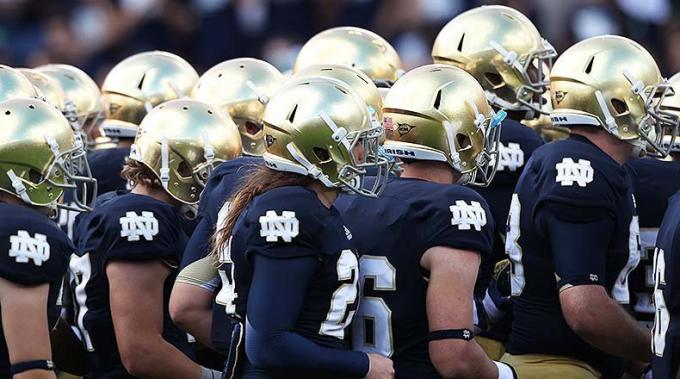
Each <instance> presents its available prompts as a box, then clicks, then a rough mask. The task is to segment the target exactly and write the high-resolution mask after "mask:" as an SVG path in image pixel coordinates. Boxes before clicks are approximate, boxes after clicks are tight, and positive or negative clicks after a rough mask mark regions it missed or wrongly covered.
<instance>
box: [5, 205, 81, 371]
mask: <svg viewBox="0 0 680 379" xmlns="http://www.w3.org/2000/svg"><path fill="white" fill-rule="evenodd" d="M0 220H2V222H0V277H2V278H3V279H5V280H9V281H10V282H14V283H19V284H26V285H39V284H45V283H49V287H50V289H49V295H48V301H47V316H48V317H47V319H48V322H49V325H48V327H49V328H50V330H51V329H52V327H54V326H55V325H56V322H57V319H58V318H59V306H58V305H57V304H58V302H59V301H58V299H57V297H58V295H59V292H60V290H61V283H62V278H63V276H64V273H65V272H66V268H67V266H68V259H69V257H70V256H71V254H72V253H73V252H74V251H75V247H74V246H73V244H72V243H71V241H70V240H69V239H68V237H67V236H66V235H65V234H64V233H63V232H62V231H61V230H59V228H58V227H57V226H56V225H55V224H54V222H52V221H51V220H50V219H48V218H47V217H46V216H44V215H42V214H40V213H38V212H37V211H35V210H33V209H30V208H28V207H25V206H20V205H12V204H6V203H0ZM9 365H10V364H9V356H8V352H7V345H6V343H5V335H4V333H3V329H2V321H1V320H0V378H9V377H10V375H9Z"/></svg>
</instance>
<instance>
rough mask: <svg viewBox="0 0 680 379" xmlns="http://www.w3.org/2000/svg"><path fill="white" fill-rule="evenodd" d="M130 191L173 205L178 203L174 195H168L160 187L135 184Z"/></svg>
mask: <svg viewBox="0 0 680 379" xmlns="http://www.w3.org/2000/svg"><path fill="white" fill-rule="evenodd" d="M130 192H132V193H134V194H137V195H144V196H149V197H152V198H154V199H156V200H159V201H163V202H166V203H168V204H170V205H172V206H175V207H177V206H179V205H180V202H179V201H177V200H176V199H175V198H174V197H172V196H170V194H168V193H167V192H165V190H163V189H162V188H157V187H150V186H147V185H144V184H137V185H135V186H134V187H133V188H132V190H131V191H130Z"/></svg>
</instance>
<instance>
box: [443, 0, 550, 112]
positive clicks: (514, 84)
mask: <svg viewBox="0 0 680 379" xmlns="http://www.w3.org/2000/svg"><path fill="white" fill-rule="evenodd" d="M556 56H557V53H556V52H555V49H554V48H553V47H552V46H551V45H550V44H549V43H548V42H547V41H546V40H544V39H543V38H542V37H541V35H540V34H539V32H538V30H537V29H536V27H535V26H534V24H533V23H532V22H531V21H530V20H529V19H528V18H527V17H526V16H524V15H523V14H522V13H520V12H519V11H517V10H515V9H512V8H509V7H506V6H502V5H491V6H482V7H478V8H474V9H471V10H469V11H467V12H464V13H461V14H460V15H458V16H456V17H455V18H454V19H452V20H451V21H449V23H448V24H446V26H444V28H443V29H442V30H441V31H440V32H439V35H437V38H436V40H435V42H434V46H433V48H432V58H433V59H434V62H435V63H443V64H449V65H453V66H456V67H460V68H462V69H464V70H465V71H467V72H469V73H470V74H471V75H472V76H474V77H475V79H477V81H478V82H479V83H480V84H481V85H482V87H483V88H484V90H485V91H486V93H487V98H488V99H489V102H490V103H491V104H492V105H494V106H496V107H497V108H500V109H504V110H511V111H527V117H528V118H532V117H534V116H536V115H537V114H538V113H540V111H541V102H540V100H541V99H540V94H542V93H543V92H545V90H546V88H547V87H548V85H549V81H548V75H547V73H544V72H543V67H545V66H547V67H548V69H549V68H550V65H551V63H552V60H553V59H554V58H555V57H556ZM544 64H545V65H544Z"/></svg>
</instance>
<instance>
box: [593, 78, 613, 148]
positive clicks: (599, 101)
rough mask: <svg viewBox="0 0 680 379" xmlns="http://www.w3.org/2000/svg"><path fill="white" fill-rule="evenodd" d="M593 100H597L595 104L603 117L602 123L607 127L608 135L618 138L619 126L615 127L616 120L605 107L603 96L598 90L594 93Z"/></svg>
mask: <svg viewBox="0 0 680 379" xmlns="http://www.w3.org/2000/svg"><path fill="white" fill-rule="evenodd" d="M595 99H596V100H597V104H598V105H599V106H600V109H601V110H602V114H603V115H604V123H605V125H606V127H607V131H608V132H609V134H611V135H613V136H615V137H617V138H619V126H618V125H616V120H615V119H614V116H612V113H611V112H610V111H609V107H607V103H606V102H605V100H604V96H603V95H602V92H601V91H600V90H597V91H595Z"/></svg>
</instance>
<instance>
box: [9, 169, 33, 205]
mask: <svg viewBox="0 0 680 379" xmlns="http://www.w3.org/2000/svg"><path fill="white" fill-rule="evenodd" d="M7 177H8V178H9V180H10V181H11V182H12V188H14V191H15V192H16V193H17V195H19V197H21V200H23V201H24V202H25V203H27V204H31V198H30V197H29V196H28V191H26V186H25V185H24V183H23V182H22V181H21V179H20V178H19V177H18V176H17V175H16V174H15V173H14V171H13V170H12V169H9V170H7Z"/></svg>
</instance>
